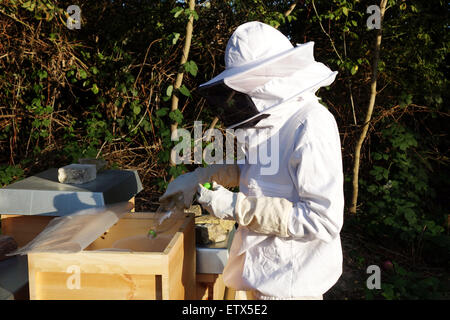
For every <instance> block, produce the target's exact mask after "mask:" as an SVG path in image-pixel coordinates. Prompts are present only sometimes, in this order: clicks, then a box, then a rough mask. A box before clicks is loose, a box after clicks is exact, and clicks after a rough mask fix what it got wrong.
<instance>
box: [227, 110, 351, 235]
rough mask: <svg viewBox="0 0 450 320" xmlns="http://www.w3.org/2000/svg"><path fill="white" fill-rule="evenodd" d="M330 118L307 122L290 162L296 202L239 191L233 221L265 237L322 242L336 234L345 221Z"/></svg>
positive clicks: (337, 153) (338, 156) (334, 131)
mask: <svg viewBox="0 0 450 320" xmlns="http://www.w3.org/2000/svg"><path fill="white" fill-rule="evenodd" d="M330 117H332V116H331V114H329V116H327V117H325V119H321V118H318V119H315V120H314V123H316V124H317V125H316V126H315V127H314V123H313V124H312V125H310V124H308V123H305V124H304V128H303V130H302V136H301V137H299V140H298V143H297V144H296V147H295V149H294V152H293V154H292V156H291V158H290V160H289V172H290V175H291V179H292V181H293V183H294V185H295V189H296V191H297V193H298V198H299V199H300V201H298V202H297V203H292V202H291V201H288V200H287V199H284V198H276V197H258V198H256V197H246V196H245V195H243V194H241V193H239V194H238V197H237V203H236V207H235V212H234V215H235V218H236V221H237V222H238V223H239V224H241V225H244V226H247V227H248V228H249V229H251V230H253V231H255V232H258V233H263V234H273V235H277V236H280V237H292V238H295V239H299V240H302V241H311V240H316V239H320V240H322V241H325V242H329V241H331V240H333V239H334V238H335V237H336V236H338V234H339V232H340V230H341V228H342V223H343V207H344V196H343V172H342V159H341V148H340V140H339V133H338V130H337V126H336V123H335V121H334V119H333V118H330Z"/></svg>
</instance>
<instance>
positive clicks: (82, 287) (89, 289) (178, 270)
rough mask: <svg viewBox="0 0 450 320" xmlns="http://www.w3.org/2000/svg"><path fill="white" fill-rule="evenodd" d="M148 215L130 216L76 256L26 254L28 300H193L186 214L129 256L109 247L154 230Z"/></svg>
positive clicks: (191, 220)
mask: <svg viewBox="0 0 450 320" xmlns="http://www.w3.org/2000/svg"><path fill="white" fill-rule="evenodd" d="M157 218H158V217H157V216H156V215H155V214H154V213H132V214H127V215H126V216H125V217H124V218H122V219H120V220H119V221H118V222H117V223H116V224H115V225H114V226H113V227H111V228H110V229H109V230H108V232H107V233H105V234H104V235H103V236H101V237H99V238H98V239H97V240H95V241H94V242H93V243H92V244H91V245H90V246H89V247H87V248H86V249H85V250H83V251H81V252H78V253H50V252H36V253H29V254H28V270H29V287H30V299H36V300H43V299H44V300H46V299H56V300H67V299H69V300H71V299H76V300H84V299H88V300H94V299H100V300H110V299H119V300H125V299H139V300H145V299H164V300H166V299H170V300H172V299H195V286H196V279H195V273H196V272H195V233H194V218H193V215H192V214H188V215H186V216H185V217H183V218H180V219H177V223H176V225H175V226H174V227H173V228H172V229H171V230H170V231H169V232H166V233H164V234H161V235H158V236H157V237H156V239H154V240H153V241H152V244H151V246H147V247H145V248H139V249H136V248H135V249H134V251H132V252H124V251H114V250H111V249H108V248H111V246H112V244H113V243H115V242H116V241H117V240H120V239H126V238H128V237H130V236H135V235H139V234H141V235H143V234H146V233H147V232H148V230H149V229H152V228H153V227H154V226H155V225H156V221H157V220H156V219H157Z"/></svg>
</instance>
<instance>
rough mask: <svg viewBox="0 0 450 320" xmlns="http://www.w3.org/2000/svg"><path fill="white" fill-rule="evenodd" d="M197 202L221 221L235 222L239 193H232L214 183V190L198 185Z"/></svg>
mask: <svg viewBox="0 0 450 320" xmlns="http://www.w3.org/2000/svg"><path fill="white" fill-rule="evenodd" d="M197 192H198V194H199V196H198V198H197V201H198V202H199V203H200V204H201V205H202V207H203V208H204V209H205V210H206V211H208V212H209V213H210V214H212V215H214V216H216V217H217V218H220V219H226V220H233V219H234V207H235V206H236V200H237V193H234V192H231V191H229V190H227V189H225V188H224V187H222V186H221V185H219V184H217V183H216V182H214V181H213V185H212V190H208V189H206V188H205V187H203V186H202V185H201V184H199V185H198V189H197Z"/></svg>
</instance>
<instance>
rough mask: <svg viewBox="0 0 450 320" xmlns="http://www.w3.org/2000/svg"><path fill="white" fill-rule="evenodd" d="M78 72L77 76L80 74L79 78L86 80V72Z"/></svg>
mask: <svg viewBox="0 0 450 320" xmlns="http://www.w3.org/2000/svg"><path fill="white" fill-rule="evenodd" d="M78 72H79V74H80V78H81V79H86V78H87V72H86V71H84V70H79V71H78Z"/></svg>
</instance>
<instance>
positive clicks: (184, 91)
mask: <svg viewBox="0 0 450 320" xmlns="http://www.w3.org/2000/svg"><path fill="white" fill-rule="evenodd" d="M179 91H180V93H181V94H182V95H184V96H186V97H190V96H191V92H190V91H189V89H188V88H187V87H186V86H185V85H184V84H183V85H182V86H181V88H180V89H179Z"/></svg>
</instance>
